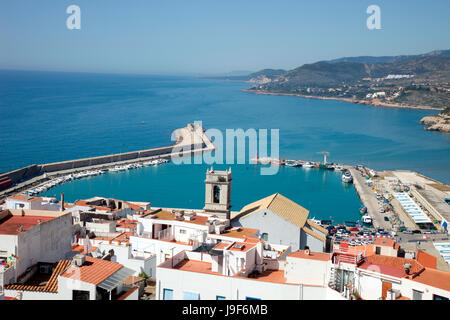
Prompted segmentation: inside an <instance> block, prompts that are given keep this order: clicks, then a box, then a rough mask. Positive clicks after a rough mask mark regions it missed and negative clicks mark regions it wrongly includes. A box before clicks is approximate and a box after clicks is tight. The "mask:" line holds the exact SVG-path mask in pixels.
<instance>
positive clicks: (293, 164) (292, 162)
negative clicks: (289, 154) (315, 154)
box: [284, 160, 301, 167]
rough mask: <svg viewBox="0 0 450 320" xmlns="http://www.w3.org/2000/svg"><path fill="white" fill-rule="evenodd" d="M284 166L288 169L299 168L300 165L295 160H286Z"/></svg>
mask: <svg viewBox="0 0 450 320" xmlns="http://www.w3.org/2000/svg"><path fill="white" fill-rule="evenodd" d="M284 165H285V166H288V167H301V163H300V162H298V161H297V160H286V161H285V162H284Z"/></svg>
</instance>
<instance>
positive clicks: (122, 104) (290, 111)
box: [0, 71, 450, 219]
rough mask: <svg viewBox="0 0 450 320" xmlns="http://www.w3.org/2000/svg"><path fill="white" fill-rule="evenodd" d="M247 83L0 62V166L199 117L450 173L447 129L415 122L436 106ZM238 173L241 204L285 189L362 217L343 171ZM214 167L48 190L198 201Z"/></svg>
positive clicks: (65, 155)
mask: <svg viewBox="0 0 450 320" xmlns="http://www.w3.org/2000/svg"><path fill="white" fill-rule="evenodd" d="M247 87H248V85H247V84H245V83H240V82H224V81H209V80H198V79H192V78H186V77H160V76H134V75H99V74H74V73H43V72H17V71H0V128H1V129H0V151H1V155H0V172H1V171H8V170H11V169H15V168H18V167H22V166H25V165H29V164H32V163H46V162H53V161H59V160H68V159H73V158H81V157H87V156H95V155H102V154H109V153H116V152H125V151H132V150H137V149H143V148H150V147H156V146H162V145H167V144H168V143H170V135H171V132H172V130H173V129H175V128H179V127H183V126H185V125H186V124H187V123H188V122H193V121H194V120H202V121H203V125H204V126H205V128H218V129H221V130H225V129H226V128H243V129H248V128H256V129H259V128H268V129H271V128H279V129H280V156H281V157H283V158H296V159H303V160H320V159H321V156H320V155H319V154H317V152H318V151H323V150H326V151H329V152H330V153H331V156H330V158H329V160H330V161H333V162H340V163H347V164H364V165H367V166H369V167H371V168H374V169H377V170H380V169H410V170H415V171H419V172H421V173H423V174H425V175H428V176H430V177H432V178H435V179H438V180H440V181H443V182H446V183H449V182H450V169H449V166H448V163H449V160H450V135H448V134H442V133H437V132H427V131H425V130H423V127H422V126H421V125H420V124H419V123H418V121H419V120H420V118H421V117H423V116H425V115H428V114H431V113H432V112H430V111H417V110H399V109H388V108H375V107H367V106H360V105H355V104H350V103H344V102H338V101H322V100H312V99H311V100H308V99H302V98H296V97H281V96H263V95H253V94H249V93H244V92H241V91H239V90H240V89H242V88H247ZM142 122H144V124H142ZM218 169H220V167H218ZM232 170H233V178H234V179H233V180H234V181H233V199H232V204H233V209H234V210H238V209H240V207H241V206H242V205H243V204H246V203H248V202H250V201H253V200H256V199H258V198H260V197H263V196H267V195H269V194H271V193H274V192H277V191H278V192H280V193H282V194H284V195H286V196H288V197H291V198H292V200H294V201H297V202H298V203H300V204H302V205H304V206H305V207H306V208H308V209H310V210H311V212H312V213H311V214H312V215H316V216H317V217H322V218H328V217H329V216H330V215H333V216H336V217H342V218H344V217H345V219H347V218H348V219H350V218H351V217H355V216H357V208H358V206H359V199H358V198H357V195H356V194H355V192H354V190H353V188H350V189H348V188H345V187H344V186H342V184H341V182H340V180H339V176H338V175H337V174H336V173H332V172H331V173H330V172H322V171H315V170H311V171H308V172H307V171H305V170H304V169H296V168H282V170H281V171H280V173H279V174H278V175H276V176H265V177H263V176H260V175H259V174H258V173H259V171H257V172H255V169H254V167H252V166H251V165H239V166H238V165H236V166H233V169H232ZM205 171H206V167H204V166H200V165H191V166H181V167H180V166H175V165H173V164H169V165H164V166H160V167H158V168H145V169H141V170H135V171H131V172H127V173H116V174H108V175H105V176H101V177H98V178H93V179H87V180H80V181H77V182H74V183H71V184H66V185H64V186H62V187H59V188H57V189H56V188H55V189H53V190H51V191H50V194H56V193H59V192H60V191H64V192H65V193H66V195H67V197H68V199H69V200H74V199H79V198H82V197H88V196H92V195H103V196H115V197H117V198H123V199H130V200H150V201H152V202H153V204H154V205H157V206H158V205H161V206H173V207H192V208H201V207H202V206H203V197H204V189H203V179H204V176H205Z"/></svg>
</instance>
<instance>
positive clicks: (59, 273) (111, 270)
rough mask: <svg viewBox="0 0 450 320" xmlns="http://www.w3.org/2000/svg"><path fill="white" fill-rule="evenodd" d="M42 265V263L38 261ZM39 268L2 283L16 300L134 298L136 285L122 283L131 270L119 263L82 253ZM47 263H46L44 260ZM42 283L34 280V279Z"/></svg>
mask: <svg viewBox="0 0 450 320" xmlns="http://www.w3.org/2000/svg"><path fill="white" fill-rule="evenodd" d="M42 266H44V265H42ZM42 266H41V268H40V270H38V271H37V272H36V273H35V274H34V275H33V276H32V277H30V278H29V279H28V280H27V281H25V282H23V283H18V284H10V285H7V286H5V296H8V297H13V298H17V299H19V300H137V299H138V298H139V297H138V290H137V289H138V288H137V287H135V286H132V287H128V286H125V285H124V284H123V283H124V281H125V280H126V279H127V278H128V277H130V276H131V275H132V274H133V270H130V269H128V268H126V267H124V266H122V265H121V264H119V263H115V262H111V261H108V260H102V259H95V258H92V257H87V256H85V255H82V254H78V255H76V256H74V258H73V260H72V261H71V260H61V261H59V262H58V263H55V264H53V265H51V266H49V268H48V270H46V269H47V268H42ZM45 266H48V264H45ZM42 280H44V281H43V283H40V284H39V283H36V282H37V281H42Z"/></svg>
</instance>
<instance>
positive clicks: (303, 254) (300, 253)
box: [288, 250, 331, 261]
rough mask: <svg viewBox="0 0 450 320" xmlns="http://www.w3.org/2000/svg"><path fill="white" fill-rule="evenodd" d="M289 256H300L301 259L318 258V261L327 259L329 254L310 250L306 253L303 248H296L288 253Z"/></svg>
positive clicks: (329, 256)
mask: <svg viewBox="0 0 450 320" xmlns="http://www.w3.org/2000/svg"><path fill="white" fill-rule="evenodd" d="M288 257H289V258H301V259H310V260H320V261H328V260H330V259H331V254H329V253H322V252H312V251H310V252H309V254H306V252H305V250H298V251H295V252H292V253H290V254H289V255H288Z"/></svg>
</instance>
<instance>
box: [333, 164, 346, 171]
mask: <svg viewBox="0 0 450 320" xmlns="http://www.w3.org/2000/svg"><path fill="white" fill-rule="evenodd" d="M344 170H345V168H344V167H343V166H340V165H336V166H335V167H334V171H344Z"/></svg>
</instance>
